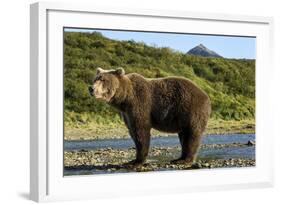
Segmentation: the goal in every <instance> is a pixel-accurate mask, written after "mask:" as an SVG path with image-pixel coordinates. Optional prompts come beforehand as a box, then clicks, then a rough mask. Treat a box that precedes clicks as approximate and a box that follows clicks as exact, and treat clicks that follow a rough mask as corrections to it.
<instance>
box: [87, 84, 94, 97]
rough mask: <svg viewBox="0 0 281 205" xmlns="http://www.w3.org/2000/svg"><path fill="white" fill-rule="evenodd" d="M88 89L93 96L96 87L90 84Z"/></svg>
mask: <svg viewBox="0 0 281 205" xmlns="http://www.w3.org/2000/svg"><path fill="white" fill-rule="evenodd" d="M88 90H89V93H90V95H91V96H93V93H94V89H93V88H92V86H90V87H89V88H88Z"/></svg>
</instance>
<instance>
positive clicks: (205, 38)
mask: <svg viewBox="0 0 281 205" xmlns="http://www.w3.org/2000/svg"><path fill="white" fill-rule="evenodd" d="M65 31H66V32H69V31H72V32H94V31H98V32H100V33H102V35H103V36H105V37H107V38H110V39H115V40H132V39H133V40H134V41H136V42H144V43H146V44H148V45H154V46H157V47H170V48H172V49H174V50H177V51H181V52H183V53H186V52H187V51H189V50H190V49H191V48H193V47H195V46H197V45H199V44H203V45H204V46H206V47H207V48H209V49H211V50H213V51H215V52H216V53H218V54H219V55H221V56H223V57H225V58H247V59H255V58H256V38H254V37H238V36H217V35H200V34H199V35H198V34H174V33H152V32H132V31H113V30H99V29H97V30H95V29H76V28H75V29H74V28H71V29H70V28H66V29H65Z"/></svg>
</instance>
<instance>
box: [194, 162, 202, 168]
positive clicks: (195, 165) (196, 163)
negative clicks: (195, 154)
mask: <svg viewBox="0 0 281 205" xmlns="http://www.w3.org/2000/svg"><path fill="white" fill-rule="evenodd" d="M191 168H192V169H200V168H202V165H201V164H200V163H199V162H195V163H193V164H192V165H191Z"/></svg>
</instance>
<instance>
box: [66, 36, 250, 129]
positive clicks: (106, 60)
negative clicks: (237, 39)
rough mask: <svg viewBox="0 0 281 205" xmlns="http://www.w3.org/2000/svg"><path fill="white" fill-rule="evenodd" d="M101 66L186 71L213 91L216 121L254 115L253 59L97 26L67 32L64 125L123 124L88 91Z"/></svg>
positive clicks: (154, 72) (149, 72) (150, 73)
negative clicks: (204, 52)
mask: <svg viewBox="0 0 281 205" xmlns="http://www.w3.org/2000/svg"><path fill="white" fill-rule="evenodd" d="M97 67H102V68H105V69H110V68H116V67H123V68H124V69H125V71H126V73H131V72H137V73H139V74H142V75H143V76H145V77H148V78H157V77H166V76H183V77H186V78H188V79H190V80H192V81H193V82H195V83H196V84H197V85H198V86H199V87H201V88H202V89H203V90H205V91H206V92H207V93H208V95H209V96H210V98H211V101H212V116H211V118H212V120H213V121H216V122H223V121H231V122H233V121H243V122H245V121H251V122H253V121H254V118H255V60H246V59H240V60H238V59H224V58H204V57H198V56H191V55H187V54H184V53H181V52H177V51H174V50H172V49H170V48H157V47H153V46H148V45H146V44H145V43H137V42H135V41H133V40H130V41H116V40H112V39H108V38H106V37H104V36H102V35H101V34H100V33H97V32H94V33H76V32H65V33H64V98H65V100H64V109H65V125H66V126H68V127H77V126H78V127H79V126H85V125H89V124H91V123H95V124H100V125H108V126H111V125H112V126H115V125H122V122H121V119H120V117H119V115H118V113H117V111H116V110H114V109H113V108H112V107H110V106H109V105H107V104H105V103H102V102H98V101H96V100H95V99H94V98H93V97H90V95H89V93H88V86H89V85H90V84H91V82H92V79H93V77H94V75H95V69H96V68H97ZM226 124H227V123H226ZM122 126H123V125H122Z"/></svg>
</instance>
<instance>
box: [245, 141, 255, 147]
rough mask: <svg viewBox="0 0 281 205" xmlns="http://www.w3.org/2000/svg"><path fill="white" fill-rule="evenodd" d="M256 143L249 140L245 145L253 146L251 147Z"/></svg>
mask: <svg viewBox="0 0 281 205" xmlns="http://www.w3.org/2000/svg"><path fill="white" fill-rule="evenodd" d="M255 144H256V143H255V142H254V141H253V140H249V141H248V142H247V145H248V146H253V145H255Z"/></svg>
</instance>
